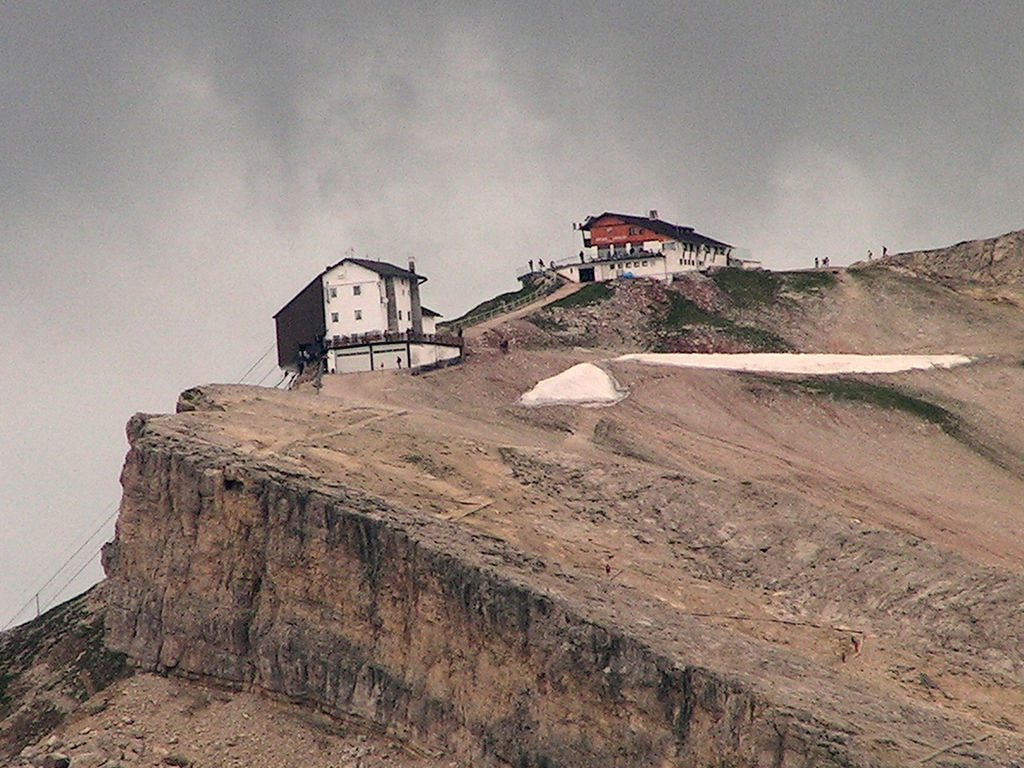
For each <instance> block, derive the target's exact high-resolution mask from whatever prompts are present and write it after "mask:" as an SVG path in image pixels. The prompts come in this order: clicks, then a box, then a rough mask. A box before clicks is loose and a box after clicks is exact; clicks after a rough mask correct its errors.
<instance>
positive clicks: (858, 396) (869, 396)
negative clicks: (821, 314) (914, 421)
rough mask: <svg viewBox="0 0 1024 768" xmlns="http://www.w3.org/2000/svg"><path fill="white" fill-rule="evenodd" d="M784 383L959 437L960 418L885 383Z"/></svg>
mask: <svg viewBox="0 0 1024 768" xmlns="http://www.w3.org/2000/svg"><path fill="white" fill-rule="evenodd" d="M785 381H786V382H787V383H789V384H791V385H793V386H795V387H799V388H800V389H803V390H805V391H807V392H811V393H813V394H817V395H827V396H829V397H832V398H834V399H836V400H847V401H850V402H857V403H867V404H868V405H874V406H877V407H879V408H887V409H889V410H894V411H903V412H904V413H907V414H910V415H911V416H916V417H917V418H919V419H923V420H924V421H928V422H931V423H932V424H936V425H937V426H939V427H940V428H941V429H942V431H943V432H945V433H946V434H948V435H950V436H952V437H957V438H959V437H962V433H963V428H962V424H961V422H960V419H959V417H958V416H956V414H954V413H953V412H951V411H949V410H947V409H945V408H943V407H942V406H941V405H937V404H935V403H933V402H930V401H928V400H925V399H924V398H921V397H918V396H917V395H912V394H910V393H908V392H905V391H903V390H901V389H898V388H897V387H894V386H891V385H888V384H872V383H870V382H867V381H861V380H860V379H851V378H845V377H842V376H839V377H831V376H820V377H819V376H814V377H809V378H803V379H787V380H785Z"/></svg>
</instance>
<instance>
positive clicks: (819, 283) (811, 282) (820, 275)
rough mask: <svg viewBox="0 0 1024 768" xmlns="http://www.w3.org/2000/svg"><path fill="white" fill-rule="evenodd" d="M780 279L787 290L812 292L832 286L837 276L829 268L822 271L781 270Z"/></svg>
mask: <svg viewBox="0 0 1024 768" xmlns="http://www.w3.org/2000/svg"><path fill="white" fill-rule="evenodd" d="M778 277H779V279H780V280H781V281H782V284H783V286H785V288H786V290H789V291H793V292H794V293H810V292H812V291H821V290H824V289H826V288H831V287H832V286H833V285H835V283H836V276H835V275H834V274H832V272H830V271H828V270H824V271H821V272H779V273H778Z"/></svg>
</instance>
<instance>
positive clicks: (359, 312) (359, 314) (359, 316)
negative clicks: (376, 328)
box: [356, 309, 363, 320]
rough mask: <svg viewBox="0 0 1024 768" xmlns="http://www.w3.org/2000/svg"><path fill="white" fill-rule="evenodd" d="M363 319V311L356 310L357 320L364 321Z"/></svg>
mask: <svg viewBox="0 0 1024 768" xmlns="http://www.w3.org/2000/svg"><path fill="white" fill-rule="evenodd" d="M362 319H363V310H361V309H357V310H356V320H362Z"/></svg>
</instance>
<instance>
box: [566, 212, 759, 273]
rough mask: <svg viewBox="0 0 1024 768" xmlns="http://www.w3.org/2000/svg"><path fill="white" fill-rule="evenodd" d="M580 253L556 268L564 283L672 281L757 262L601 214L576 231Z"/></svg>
mask: <svg viewBox="0 0 1024 768" xmlns="http://www.w3.org/2000/svg"><path fill="white" fill-rule="evenodd" d="M578 228H579V230H580V232H581V233H582V235H583V250H581V251H580V252H579V255H578V259H572V260H569V261H564V262H560V263H559V264H556V265H554V269H555V271H556V272H557V273H558V274H559V275H561V276H562V277H564V278H565V279H567V280H571V281H573V282H578V283H588V282H604V281H606V280H614V279H616V278H621V277H646V278H653V279H657V280H664V281H666V282H667V281H670V280H671V279H672V276H673V275H676V274H681V273H684V272H694V271H697V270H706V269H711V268H713V267H733V266H735V267H742V268H745V269H755V268H758V267H759V266H760V263H759V262H755V261H753V260H751V259H742V260H741V259H737V258H735V257H734V255H733V247H732V246H731V245H729V244H728V243H723V242H721V241H720V240H715V239H714V238H711V237H708V236H706V235H702V234H700V233H698V232H695V231H694V229H693V227H683V226H679V225H678V224H670V223H669V222H667V221H662V220H661V219H659V218H658V212H657V211H651V212H650V215H649V216H632V215H629V214H624V213H610V212H607V211H606V212H605V213H602V214H600V215H599V216H590V217H588V218H587V220H586V221H585V222H583V223H582V224H580V225H579V227H578Z"/></svg>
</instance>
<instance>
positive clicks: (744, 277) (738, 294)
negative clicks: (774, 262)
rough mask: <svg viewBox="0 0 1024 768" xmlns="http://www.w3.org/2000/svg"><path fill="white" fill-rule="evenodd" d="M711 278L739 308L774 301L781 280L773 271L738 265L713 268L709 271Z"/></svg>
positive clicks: (747, 307)
mask: <svg viewBox="0 0 1024 768" xmlns="http://www.w3.org/2000/svg"><path fill="white" fill-rule="evenodd" d="M711 279H712V280H714V282H715V285H717V286H718V288H719V290H721V291H722V293H724V294H725V295H726V296H728V297H729V299H730V301H732V303H733V305H735V306H736V307H739V308H740V309H749V308H750V307H756V306H760V305H761V304H768V303H770V302H772V301H774V300H775V297H776V295H777V294H778V292H779V286H780V284H781V282H782V281H781V280H780V278H779V277H778V276H777V275H776V274H775V273H774V272H766V271H764V270H759V269H739V268H738V267H728V268H726V269H719V270H715V271H714V272H712V273H711Z"/></svg>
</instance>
